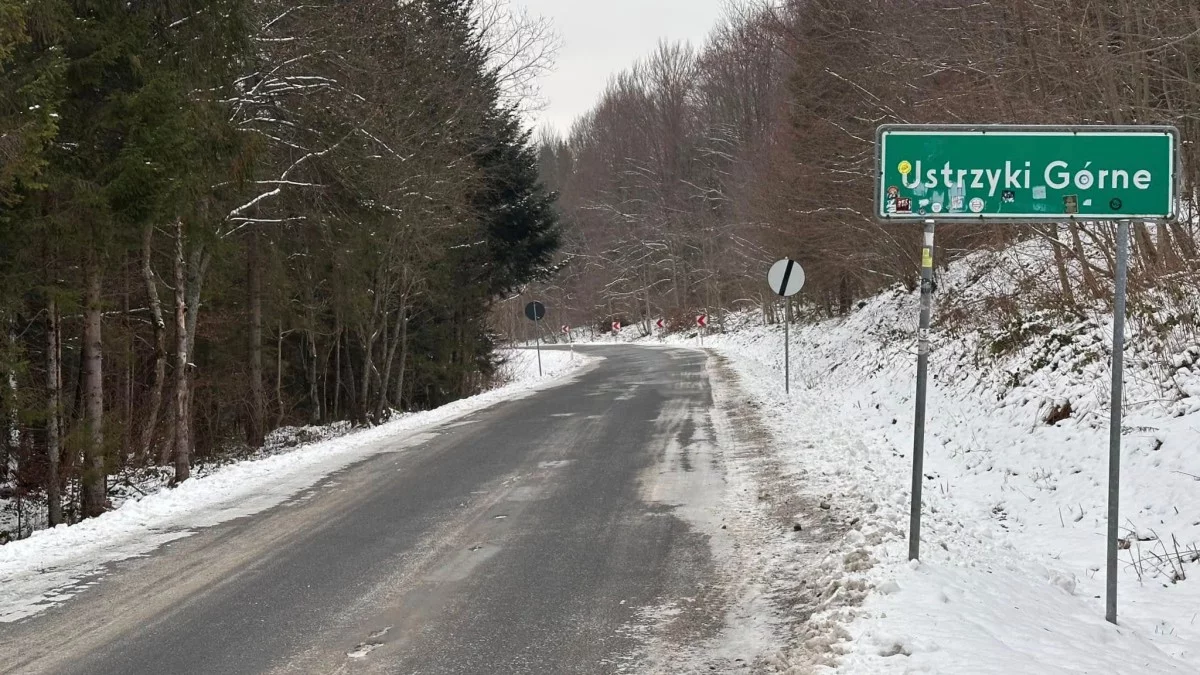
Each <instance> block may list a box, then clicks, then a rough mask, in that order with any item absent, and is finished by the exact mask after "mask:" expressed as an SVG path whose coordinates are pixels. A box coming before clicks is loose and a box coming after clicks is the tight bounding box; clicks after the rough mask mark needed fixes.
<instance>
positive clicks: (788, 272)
mask: <svg viewBox="0 0 1200 675" xmlns="http://www.w3.org/2000/svg"><path fill="white" fill-rule="evenodd" d="M795 266H796V261H795V260H789V261H788V264H787V269H785V270H784V271H783V283H781V284H779V295H780V296H782V297H787V282H788V279H791V278H792V268H793V267H795Z"/></svg>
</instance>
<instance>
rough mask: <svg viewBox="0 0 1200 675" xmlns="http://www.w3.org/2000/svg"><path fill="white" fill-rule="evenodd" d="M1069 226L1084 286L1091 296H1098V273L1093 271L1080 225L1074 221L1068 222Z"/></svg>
mask: <svg viewBox="0 0 1200 675" xmlns="http://www.w3.org/2000/svg"><path fill="white" fill-rule="evenodd" d="M1067 228H1068V229H1069V230H1070V232H1071V248H1072V249H1073V250H1074V251H1075V259H1076V260H1078V261H1079V269H1080V273H1081V274H1082V275H1083V287H1084V288H1085V289H1086V290H1087V294H1088V297H1089V298H1096V297H1098V296H1097V291H1098V289H1097V287H1096V275H1095V274H1094V273H1093V272H1092V265H1091V263H1090V262H1088V259H1087V255H1086V254H1085V253H1084V250H1083V241H1082V240H1081V239H1080V238H1079V226H1078V225H1076V224H1075V223H1074V222H1073V221H1072V222H1070V223H1068V224H1067Z"/></svg>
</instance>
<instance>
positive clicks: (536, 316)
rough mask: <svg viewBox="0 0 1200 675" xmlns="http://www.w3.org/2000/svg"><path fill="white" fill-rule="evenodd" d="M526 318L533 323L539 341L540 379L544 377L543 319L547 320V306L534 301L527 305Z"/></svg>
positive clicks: (535, 335)
mask: <svg viewBox="0 0 1200 675" xmlns="http://www.w3.org/2000/svg"><path fill="white" fill-rule="evenodd" d="M525 318H527V319H529V320H530V321H532V322H533V334H534V337H535V339H536V340H537V360H538V377H541V376H542V326H541V322H542V319H544V318H546V306H545V305H543V304H542V303H540V302H538V301H536V300H534V301H533V302H531V303H529V304H528V305H525Z"/></svg>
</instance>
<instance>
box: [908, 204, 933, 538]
mask: <svg viewBox="0 0 1200 675" xmlns="http://www.w3.org/2000/svg"><path fill="white" fill-rule="evenodd" d="M934 228H935V223H934V222H933V221H932V220H927V221H925V245H924V246H923V247H922V248H921V323H920V327H919V328H918V329H917V414H916V423H915V425H914V432H913V475H912V504H911V505H910V506H909V511H910V513H909V524H908V559H909V560H916V559H918V558H920V557H921V487H922V482H923V481H922V479H923V477H924V471H925V468H924V464H925V398H926V393H927V391H928V385H929V325H930V323H931V322H932V317H933V234H934Z"/></svg>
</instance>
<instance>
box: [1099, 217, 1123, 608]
mask: <svg viewBox="0 0 1200 675" xmlns="http://www.w3.org/2000/svg"><path fill="white" fill-rule="evenodd" d="M1128 275H1129V221H1128V220H1122V221H1121V222H1120V223H1118V225H1117V280H1116V281H1117V293H1116V299H1115V302H1114V303H1113V354H1112V410H1111V411H1110V415H1109V427H1108V570H1107V578H1106V579H1105V585H1106V586H1107V589H1106V590H1107V598H1106V600H1105V614H1104V618H1105V619H1107V620H1108V622H1109V623H1114V624H1115V623H1116V622H1117V537H1118V531H1117V519H1118V517H1119V516H1120V507H1121V417H1122V412H1123V410H1122V405H1123V403H1124V388H1125V285H1126V277H1127V276H1128Z"/></svg>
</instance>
